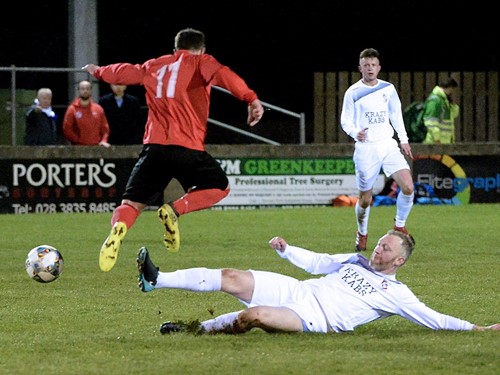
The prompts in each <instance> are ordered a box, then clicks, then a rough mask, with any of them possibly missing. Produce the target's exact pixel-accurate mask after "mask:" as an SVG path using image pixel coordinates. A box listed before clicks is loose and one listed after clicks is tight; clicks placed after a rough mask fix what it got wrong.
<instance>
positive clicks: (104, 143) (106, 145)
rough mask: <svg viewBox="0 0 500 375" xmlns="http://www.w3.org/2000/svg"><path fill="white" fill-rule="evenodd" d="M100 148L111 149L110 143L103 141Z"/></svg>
mask: <svg viewBox="0 0 500 375" xmlns="http://www.w3.org/2000/svg"><path fill="white" fill-rule="evenodd" d="M99 146H103V147H106V148H108V147H110V146H111V145H110V144H109V143H108V142H105V141H101V142H99Z"/></svg>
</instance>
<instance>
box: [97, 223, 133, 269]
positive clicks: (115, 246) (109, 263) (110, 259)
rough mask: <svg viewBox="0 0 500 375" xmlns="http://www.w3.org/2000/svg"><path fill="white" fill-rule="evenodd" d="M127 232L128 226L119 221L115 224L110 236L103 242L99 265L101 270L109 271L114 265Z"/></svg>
mask: <svg viewBox="0 0 500 375" xmlns="http://www.w3.org/2000/svg"><path fill="white" fill-rule="evenodd" d="M126 234H127V226H126V225H125V223H123V222H121V221H119V222H117V223H115V225H113V228H111V232H110V233H109V236H108V238H106V241H104V243H103V244H102V247H101V252H100V253H99V267H100V268H101V271H104V272H108V271H110V270H111V268H113V267H114V265H115V263H116V259H117V258H118V251H119V250H120V245H121V244H122V241H123V239H124V238H125V235H126Z"/></svg>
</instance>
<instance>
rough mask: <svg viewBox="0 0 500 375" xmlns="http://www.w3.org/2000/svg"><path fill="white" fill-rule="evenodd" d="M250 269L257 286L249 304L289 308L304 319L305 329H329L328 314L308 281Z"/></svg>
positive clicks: (322, 330)
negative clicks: (322, 308) (323, 309)
mask: <svg viewBox="0 0 500 375" xmlns="http://www.w3.org/2000/svg"><path fill="white" fill-rule="evenodd" d="M250 272H251V273H252V274H253V277H254V280H255V289H254V292H253V298H252V301H250V303H249V304H246V303H245V305H247V306H248V307H254V306H272V307H286V308H289V309H290V310H292V311H294V312H295V313H296V314H297V315H298V316H299V317H300V319H302V322H303V326H304V330H305V331H309V332H322V333H326V332H328V331H329V330H328V322H327V320H326V318H325V315H324V314H323V311H322V310H321V307H320V306H319V304H318V301H317V300H316V298H315V297H314V294H313V292H312V290H311V289H310V288H309V286H308V285H307V284H304V283H303V282H302V281H300V280H297V279H294V278H293V277H290V276H286V275H281V274H279V273H274V272H267V271H254V270H250ZM242 302H243V301H242ZM243 303H244V302H243Z"/></svg>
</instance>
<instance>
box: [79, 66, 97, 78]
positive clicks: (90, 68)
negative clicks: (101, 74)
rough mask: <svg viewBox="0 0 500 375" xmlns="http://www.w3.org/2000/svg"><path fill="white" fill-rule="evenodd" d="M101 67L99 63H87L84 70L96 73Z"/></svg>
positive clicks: (92, 73)
mask: <svg viewBox="0 0 500 375" xmlns="http://www.w3.org/2000/svg"><path fill="white" fill-rule="evenodd" d="M97 69H99V66H98V65H95V64H87V65H85V66H84V67H82V70H86V71H87V72H89V73H90V74H91V75H94V73H95V71H96V70H97Z"/></svg>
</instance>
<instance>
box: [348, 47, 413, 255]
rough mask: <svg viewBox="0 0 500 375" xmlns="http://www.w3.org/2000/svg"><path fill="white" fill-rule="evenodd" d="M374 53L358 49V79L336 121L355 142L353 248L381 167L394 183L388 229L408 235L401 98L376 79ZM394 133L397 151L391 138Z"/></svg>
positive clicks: (409, 183) (364, 234)
mask: <svg viewBox="0 0 500 375" xmlns="http://www.w3.org/2000/svg"><path fill="white" fill-rule="evenodd" d="M380 68H381V66H380V62H379V53H378V51H377V50H375V49H373V48H367V49H365V50H363V51H361V53H360V56H359V66H358V69H359V71H360V73H361V76H362V78H361V79H360V80H359V81H358V82H356V83H354V84H353V85H352V86H350V87H349V88H348V89H347V91H346V92H345V94H344V102H343V104H342V113H341V115H340V124H341V126H342V129H343V130H344V131H345V132H346V133H347V134H348V135H349V136H350V137H351V138H353V139H354V140H355V142H356V143H355V145H354V156H353V161H354V166H355V169H356V184H357V188H358V190H359V199H358V202H357V203H356V206H355V213H356V222H357V227H358V231H357V232H356V242H355V250H356V251H364V250H366V244H367V240H368V219H369V216H370V205H371V203H372V196H373V186H374V185H375V181H376V180H377V177H378V176H379V174H380V171H381V170H383V172H384V173H385V175H386V177H392V178H393V179H394V181H396V183H397V184H398V186H399V187H400V189H401V190H400V192H399V194H398V197H397V201H396V217H395V220H394V229H395V230H398V231H400V232H403V233H406V234H408V231H407V229H406V219H407V218H408V215H409V214H410V211H411V209H412V207H413V198H414V192H413V178H412V175H411V172H410V166H409V165H408V162H407V161H406V159H405V157H404V156H403V154H402V153H401V150H402V151H403V153H404V154H405V155H406V156H408V157H410V158H413V156H412V153H411V148H410V145H409V143H408V136H407V134H406V130H405V126H404V122H403V115H402V110H401V101H400V100H399V96H398V94H397V92H396V89H395V88H394V85H393V84H392V83H389V82H386V81H383V80H381V79H378V78H377V76H378V73H379V72H380ZM394 130H396V133H397V135H398V139H399V142H400V144H401V150H400V149H399V147H398V143H397V142H396V140H395V139H394V138H393V137H394Z"/></svg>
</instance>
